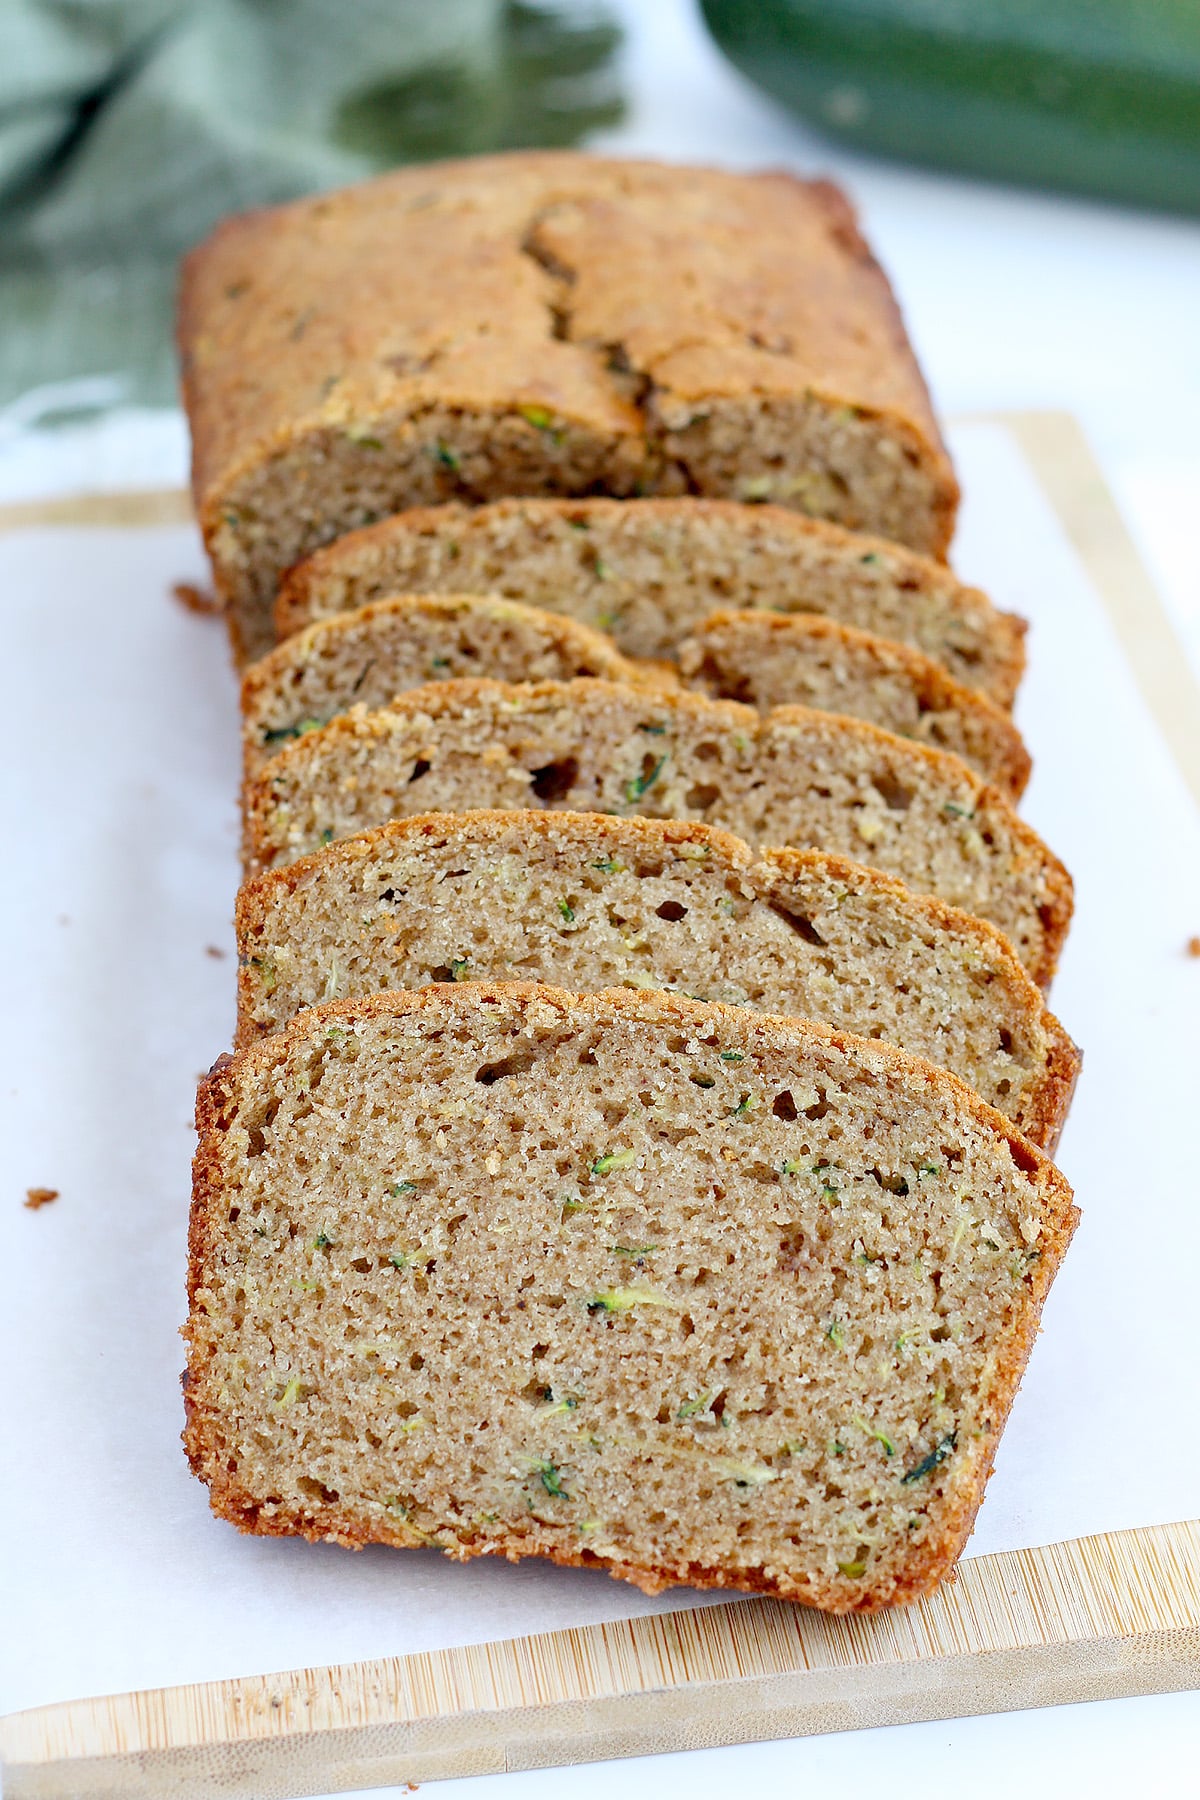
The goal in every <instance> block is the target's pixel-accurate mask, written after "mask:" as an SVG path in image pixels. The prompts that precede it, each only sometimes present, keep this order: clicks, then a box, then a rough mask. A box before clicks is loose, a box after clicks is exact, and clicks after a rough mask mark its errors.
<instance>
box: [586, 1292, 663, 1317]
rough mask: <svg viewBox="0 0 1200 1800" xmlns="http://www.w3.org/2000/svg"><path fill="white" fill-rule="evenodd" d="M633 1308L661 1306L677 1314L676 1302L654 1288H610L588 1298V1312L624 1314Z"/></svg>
mask: <svg viewBox="0 0 1200 1800" xmlns="http://www.w3.org/2000/svg"><path fill="white" fill-rule="evenodd" d="M635 1306H663V1307H666V1308H667V1310H668V1311H669V1312H679V1311H680V1305H679V1302H678V1300H672V1298H671V1296H670V1295H669V1294H660V1293H659V1292H658V1290H657V1289H656V1288H648V1287H611V1288H601V1289H600V1291H599V1293H596V1294H592V1295H590V1296H589V1298H588V1301H587V1309H588V1311H589V1312H604V1313H626V1312H632V1311H633V1309H634V1307H635Z"/></svg>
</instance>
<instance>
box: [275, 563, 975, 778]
mask: <svg viewBox="0 0 1200 1800" xmlns="http://www.w3.org/2000/svg"><path fill="white" fill-rule="evenodd" d="M478 675H487V676H491V677H493V678H494V679H495V680H497V681H571V680H573V679H574V678H575V677H576V676H579V675H597V676H603V677H605V678H606V679H607V680H609V681H625V682H629V683H631V684H632V685H633V686H635V687H639V686H646V685H648V686H658V685H661V683H662V682H663V680H669V679H670V677H669V676H668V674H667V672H666V670H665V669H664V668H661V667H659V666H656V665H654V664H647V663H636V662H633V661H632V660H631V659H630V658H629V657H627V656H622V655H621V652H620V651H619V650H616V649H614V648H613V644H612V640H611V639H610V638H606V637H605V636H604V634H603V633H602V632H599V631H593V630H592V629H591V627H590V626H588V625H580V624H579V623H578V622H577V621H576V620H574V619H568V618H564V617H562V615H561V614H558V613H549V612H544V611H543V610H542V609H541V608H540V607H535V606H520V605H517V604H516V603H515V602H513V601H511V600H498V599H496V598H495V597H494V596H492V597H488V596H485V595H479V594H407V595H397V596H396V597H395V598H394V599H391V600H377V601H375V602H374V603H373V604H372V605H370V606H361V607H359V609H358V610H357V612H352V613H336V614H335V615H334V616H333V617H332V618H329V619H322V620H321V621H320V622H319V623H318V624H316V625H310V626H309V627H308V629H307V630H306V631H301V632H297V634H296V636H295V637H292V638H288V639H287V641H286V642H285V643H282V644H277V645H276V647H275V649H274V650H271V651H268V653H267V655H266V656H262V657H260V658H259V659H258V661H257V662H253V663H251V664H250V666H249V668H248V669H247V670H246V672H245V674H244V675H243V677H242V738H243V746H244V750H245V760H246V767H247V769H253V768H256V767H257V766H258V764H259V763H261V762H262V761H264V760H265V759H266V758H267V757H269V756H271V755H273V754H274V752H275V751H276V750H277V749H278V748H279V746H280V745H281V744H286V743H289V742H291V740H292V739H294V738H298V737H303V736H304V734H305V732H306V731H312V730H314V729H315V728H316V727H317V726H318V725H327V724H328V723H329V721H330V719H332V718H334V717H336V715H337V714H338V713H341V712H345V711H346V709H347V707H350V706H368V707H370V706H384V705H386V704H387V702H388V701H389V700H393V699H395V697H396V695H397V694H402V693H404V692H405V691H406V690H407V689H409V688H415V687H424V685H425V684H426V682H430V681H451V680H454V679H456V678H459V677H468V678H469V677H474V676H478ZM1002 716H1003V715H1002Z"/></svg>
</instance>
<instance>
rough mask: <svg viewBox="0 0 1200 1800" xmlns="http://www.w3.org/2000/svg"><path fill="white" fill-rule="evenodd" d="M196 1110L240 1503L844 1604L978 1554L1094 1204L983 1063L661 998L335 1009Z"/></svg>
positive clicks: (236, 1503) (461, 992)
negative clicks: (1041, 1146) (1079, 1234)
mask: <svg viewBox="0 0 1200 1800" xmlns="http://www.w3.org/2000/svg"><path fill="white" fill-rule="evenodd" d="M197 1123H198V1127H199V1133H200V1143H199V1148H198V1151H197V1155H196V1162H195V1185H194V1197H193V1202H192V1218H191V1234H190V1253H191V1254H190V1268H189V1299H190V1312H189V1319H188V1326H187V1337H188V1342H189V1355H188V1371H187V1375H186V1378H185V1395H186V1402H187V1427H186V1432H185V1443H186V1446H187V1451H188V1455H189V1457H190V1459H191V1463H192V1467H193V1468H194V1470H195V1471H196V1473H197V1474H198V1475H199V1476H200V1477H201V1478H202V1479H203V1480H204V1481H205V1482H207V1483H208V1485H209V1488H210V1493H211V1501H212V1505H213V1508H214V1510H215V1511H216V1512H217V1513H218V1514H219V1515H220V1516H221V1517H222V1518H224V1519H227V1520H230V1521H232V1522H233V1523H234V1524H235V1525H237V1526H238V1527H239V1528H240V1529H242V1530H243V1531H249V1532H257V1533H262V1534H269V1535H272V1536H283V1535H287V1534H300V1535H302V1536H304V1537H307V1538H311V1539H319V1540H325V1541H332V1542H334V1543H340V1544H346V1545H353V1546H358V1545H362V1544H368V1543H383V1544H392V1545H396V1546H407V1545H430V1546H434V1547H436V1548H439V1549H441V1550H443V1551H444V1552H445V1553H446V1554H447V1555H449V1556H452V1557H455V1558H457V1559H465V1558H468V1557H472V1556H479V1555H502V1556H507V1557H509V1558H513V1559H515V1558H518V1557H523V1556H543V1557H549V1558H551V1559H553V1560H554V1561H556V1562H560V1563H574V1564H584V1565H587V1566H590V1567H594V1568H601V1569H606V1570H608V1571H609V1572H610V1573H611V1574H613V1575H616V1576H621V1577H623V1578H625V1579H627V1580H629V1581H632V1582H636V1583H637V1584H638V1585H639V1586H640V1587H642V1588H645V1589H646V1590H648V1591H650V1592H655V1591H657V1590H659V1589H661V1588H663V1587H666V1586H668V1585H670V1584H673V1583H687V1584H689V1585H691V1586H694V1587H695V1586H702V1587H725V1588H742V1589H749V1590H753V1591H756V1592H761V1593H767V1594H774V1595H777V1596H779V1597H780V1598H783V1599H788V1600H800V1601H806V1602H808V1603H810V1604H812V1605H816V1606H821V1607H825V1608H827V1609H829V1610H830V1611H832V1612H851V1611H870V1610H874V1609H875V1608H878V1607H881V1606H886V1605H890V1604H893V1603H896V1602H900V1601H906V1600H912V1599H914V1598H916V1597H917V1596H919V1595H921V1594H924V1593H927V1592H929V1591H930V1590H931V1589H932V1588H933V1587H934V1586H935V1585H936V1584H937V1582H938V1581H939V1580H940V1579H942V1577H944V1576H945V1575H946V1574H947V1573H948V1572H949V1570H950V1568H951V1567H952V1565H953V1562H954V1559H955V1557H956V1556H957V1555H958V1553H959V1551H960V1550H961V1549H962V1546H963V1544H964V1543H965V1541H966V1538H967V1534H968V1532H969V1531H970V1528H971V1523H972V1520H973V1519H974V1516H975V1513H976V1510H977V1508H978V1506H979V1503H980V1500H981V1498H982V1495H983V1489H984V1484H985V1482H986V1480H987V1477H988V1473H989V1471H990V1468H991V1464H992V1459H993V1455H994V1452H995V1449H996V1444H997V1440H998V1438H999V1435H1000V1433H1001V1431H1002V1429H1003V1427H1004V1424H1005V1422H1006V1419H1007V1417H1008V1414H1009V1411H1010V1408H1011V1406H1012V1403H1013V1398H1014V1395H1015V1392H1016V1389H1017V1385H1018V1383H1019V1381H1020V1379H1021V1375H1022V1372H1023V1370H1024V1367H1025V1363H1026V1360H1027V1358H1028V1356H1029V1352H1030V1349H1031V1347H1032V1344H1033V1341H1034V1337H1035V1335H1036V1331H1037V1321H1038V1314H1039V1312H1040V1309H1041V1306H1042V1302H1043V1300H1044V1298H1045V1296H1046V1293H1047V1291H1048V1289H1049V1287H1050V1283H1051V1281H1052V1279H1053V1277H1054V1274H1055V1271H1056V1269H1057V1267H1058V1264H1059V1260H1060V1258H1061V1256H1062V1254H1063V1251H1064V1249H1065V1248H1066V1245H1067V1243H1068V1241H1069V1239H1070V1236H1071V1232H1072V1229H1073V1227H1074V1224H1075V1217H1076V1215H1075V1211H1074V1208H1073V1206H1072V1202H1071V1193H1070V1189H1069V1188H1068V1186H1067V1184H1066V1182H1065V1181H1064V1180H1063V1178H1062V1176H1061V1175H1060V1174H1059V1173H1058V1171H1057V1170H1056V1169H1055V1168H1054V1167H1053V1165H1052V1164H1051V1163H1049V1162H1048V1161H1047V1160H1046V1159H1045V1158H1044V1157H1043V1156H1042V1155H1041V1154H1040V1153H1039V1152H1038V1151H1037V1150H1036V1149H1035V1148H1034V1147H1033V1146H1032V1145H1031V1144H1029V1143H1028V1142H1027V1141H1026V1140H1025V1139H1024V1138H1022V1137H1021V1136H1020V1134H1019V1133H1017V1132H1015V1131H1014V1130H1013V1129H1012V1127H1011V1126H1008V1125H1006V1123H1005V1121H1004V1120H1003V1119H1002V1118H1001V1117H1000V1115H999V1114H998V1113H995V1112H993V1111H992V1110H991V1109H990V1108H989V1107H987V1106H985V1105H984V1104H983V1102H982V1101H981V1100H980V1099H979V1098H978V1097H977V1096H976V1095H975V1094H973V1093H972V1092H971V1090H970V1089H969V1088H967V1087H966V1086H964V1085H963V1083H961V1082H959V1081H957V1080H956V1079H955V1078H954V1077H953V1076H952V1075H948V1074H946V1073H945V1072H944V1071H942V1070H940V1069H935V1068H934V1067H932V1065H930V1064H929V1063H925V1062H921V1061H919V1060H917V1059H914V1058H911V1057H907V1056H905V1055H904V1054H902V1053H901V1052H900V1051H898V1050H895V1049H892V1048H891V1047H890V1046H884V1045H881V1044H874V1043H869V1042H867V1041H866V1040H864V1039H861V1038H853V1037H844V1036H841V1035H839V1034H838V1033H836V1032H831V1031H829V1030H827V1029H825V1028H824V1027H822V1026H820V1025H816V1024H813V1023H812V1022H810V1021H804V1020H785V1019H777V1018H768V1017H765V1016H763V1015H761V1014H754V1013H751V1012H748V1011H746V1010H745V1009H735V1008H730V1007H721V1006H701V1005H698V1004H696V1003H695V1002H692V1001H688V1000H683V999H679V998H677V997H675V996H670V995H663V994H636V993H631V992H628V991H623V992H621V993H618V994H601V995H584V996H569V995H567V994H564V993H561V992H559V991H556V990H554V989H551V988H544V987H538V986H509V987H504V986H500V987H493V988H489V987H486V986H484V985H482V984H475V983H466V984H463V985H459V986H447V987H437V988H426V989H425V990H424V991H423V992H421V993H419V994H411V993H397V994H376V995H373V996H371V997H370V998H367V999H362V1000H352V1001H344V1002H340V1003H335V1004H333V1005H330V1006H322V1007H315V1008H312V1009H310V1010H308V1011H307V1012H303V1013H301V1014H299V1015H298V1016H297V1017H296V1018H295V1019H294V1020H293V1021H292V1022H291V1024H290V1025H288V1026H285V1027H284V1028H283V1030H281V1031H280V1032H278V1033H276V1034H274V1035H273V1036H271V1037H267V1038H264V1039H262V1040H261V1041H260V1042H258V1043H256V1044H254V1045H252V1046H251V1047H250V1048H249V1049H247V1050H244V1051H242V1052H240V1053H239V1054H238V1055H237V1056H235V1057H233V1058H232V1059H230V1058H222V1060H221V1062H220V1063H219V1064H218V1065H217V1067H216V1068H215V1069H214V1071H213V1072H212V1074H211V1076H210V1077H209V1078H208V1080H207V1081H206V1082H205V1083H204V1084H203V1085H202V1087H201V1090H200V1096H199V1104H198V1108H197Z"/></svg>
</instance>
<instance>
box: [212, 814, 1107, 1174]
mask: <svg viewBox="0 0 1200 1800" xmlns="http://www.w3.org/2000/svg"><path fill="white" fill-rule="evenodd" d="M237 944H238V1034H237V1041H238V1043H239V1044H247V1043H251V1042H253V1041H254V1039H255V1038H257V1037H260V1036H262V1035H264V1034H265V1033H266V1032H268V1031H274V1030H277V1029H278V1028H279V1027H280V1026H281V1025H284V1024H286V1023H287V1021H288V1020H289V1019H290V1018H292V1017H293V1016H294V1014H295V1013H297V1012H299V1011H300V1010H301V1009H302V1008H303V1007H306V1006H313V1005H316V1004H318V1003H319V1002H321V1001H324V1000H333V999H346V998H350V997H352V996H358V995H364V994H371V993H374V992H376V991H377V990H379V989H382V988H420V987H426V986H428V985H429V984H431V983H434V982H439V981H543V982H549V983H550V984H551V985H552V986H554V987H561V988H567V989H568V990H569V991H570V992H572V993H588V992H594V991H596V990H598V989H601V988H610V987H633V988H664V989H670V990H672V991H674V992H677V993H681V994H685V995H687V997H688V998H689V999H692V1000H717V1001H721V1002H723V1003H725V1004H727V1005H733V1006H753V1007H757V1008H758V1009H759V1010H760V1011H763V1012H770V1013H785V1014H789V1015H791V1016H793V1017H805V1018H812V1019H822V1020H824V1022H825V1023H826V1024H827V1025H831V1026H834V1027H835V1028H837V1029H839V1030H843V1031H853V1032H855V1033H857V1034H858V1035H859V1036H860V1037H870V1038H882V1039H885V1040H886V1041H887V1042H888V1043H891V1044H897V1045H899V1047H900V1048H901V1049H902V1050H907V1051H909V1052H911V1053H912V1054H914V1055H917V1056H924V1057H926V1058H928V1060H929V1061H930V1062H934V1063H938V1064H940V1065H941V1066H942V1067H943V1068H948V1069H951V1070H953V1072H954V1073H955V1074H956V1075H959V1076H961V1077H962V1079H963V1080H964V1081H966V1082H967V1083H968V1085H969V1086H971V1087H973V1088H974V1089H975V1091H976V1093H978V1094H979V1095H981V1096H982V1098H983V1099H985V1100H986V1101H988V1103H989V1104H990V1105H992V1106H994V1107H996V1109H997V1111H999V1112H1002V1113H1003V1114H1004V1116H1005V1118H1007V1119H1010V1120H1012V1122H1013V1123H1014V1124H1015V1125H1016V1126H1017V1127H1018V1128H1019V1129H1020V1130H1021V1131H1023V1132H1024V1134H1025V1136H1026V1137H1028V1138H1030V1139H1031V1140H1032V1142H1034V1143H1035V1144H1039V1145H1041V1146H1042V1147H1043V1148H1046V1149H1049V1150H1051V1151H1052V1150H1053V1148H1054V1145H1055V1143H1056V1142H1057V1139H1058V1134H1059V1131H1060V1130H1061V1128H1062V1124H1063V1121H1064V1119H1065V1118H1066V1113H1067V1107H1068V1106H1069V1104H1070V1099H1071V1092H1072V1089H1073V1087H1074V1084H1075V1077H1076V1074H1077V1073H1078V1068H1079V1056H1078V1052H1077V1051H1076V1050H1075V1047H1074V1045H1073V1044H1072V1043H1071V1040H1070V1039H1069V1038H1068V1037H1067V1034H1066V1032H1065V1031H1064V1030H1063V1028H1062V1026H1061V1025H1060V1024H1059V1023H1058V1021H1057V1019H1055V1018H1054V1017H1053V1016H1052V1015H1051V1014H1050V1013H1049V1012H1048V1011H1047V1009H1046V1007H1045V1005H1044V1003H1043V1001H1042V996H1041V994H1040V993H1039V992H1038V989H1037V988H1036V987H1035V986H1034V984H1033V982H1032V981H1031V980H1030V979H1029V977H1028V975H1026V973H1025V971H1024V970H1023V969H1022V967H1021V965H1020V963H1019V962H1018V960H1017V958H1016V956H1015V955H1014V953H1013V950H1012V948H1011V946H1010V945H1009V943H1008V941H1007V940H1006V939H1005V938H1003V937H1002V936H1001V935H1000V933H999V932H998V931H997V930H996V929H995V928H994V927H993V926H991V925H986V924H984V923H983V922H982V920H979V919H974V918H971V917H970V915H969V914H967V913H960V912H956V911H955V910H954V909H953V907H948V906H944V905H943V904H942V903H941V901H938V900H932V899H929V898H927V897H925V896H922V895H916V894H910V893H909V892H908V890H907V889H906V888H904V887H902V886H901V885H900V883H899V882H898V881H893V880H891V879H890V877H888V876H886V875H881V874H879V873H878V871H877V870H874V869H864V868H860V867H859V866H858V865H857V864H855V863H849V862H845V861H843V860H842V859H840V858H838V857H832V856H821V855H819V854H818V853H816V852H815V851H803V850H768V851H765V852H764V853H763V854H762V855H761V856H760V857H758V858H756V857H755V856H754V854H753V852H752V851H751V850H749V849H748V848H747V846H746V845H745V844H743V843H740V842H739V840H738V839H737V838H734V837H730V836H729V835H728V833H726V832H723V831H714V830H712V829H711V827H709V826H707V825H675V824H670V823H668V822H666V821H663V820H659V819H613V818H606V817H604V816H602V815H601V814H599V813H569V812H556V813H544V812H536V813H535V812H473V813H463V814H459V815H453V814H445V813H432V814H426V815H424V816H423V817H419V818H416V819H404V820H398V821H396V822H394V823H392V824H390V825H384V826H381V827H380V828H378V829H377V830H375V831H369V832H366V833H364V834H363V835H361V836H359V837H352V838H346V839H344V840H343V841H342V842H341V843H339V844H331V845H330V846H329V848H328V849H325V850H319V851H317V853H316V854H315V855H314V856H309V857H304V858H302V859H301V860H300V862H298V863H292V864H291V865H290V866H289V867H288V868H286V869H277V870H274V871H273V872H272V873H270V874H267V875H261V876H259V878H258V879H257V880H256V881H252V882H249V883H248V884H247V885H246V886H245V887H243V888H242V890H241V893H240V894H239V895H238V902H237Z"/></svg>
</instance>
